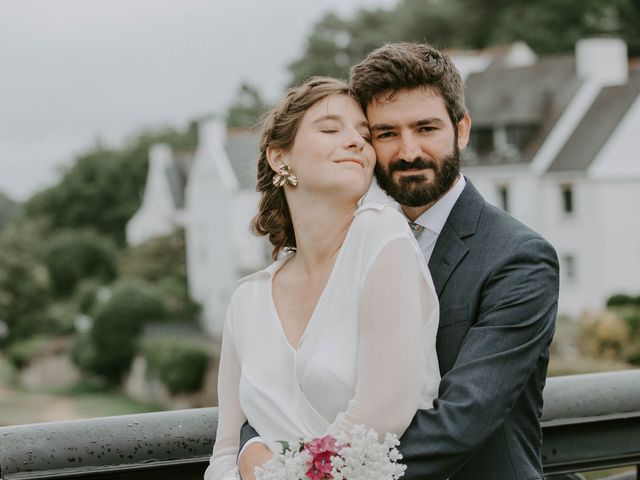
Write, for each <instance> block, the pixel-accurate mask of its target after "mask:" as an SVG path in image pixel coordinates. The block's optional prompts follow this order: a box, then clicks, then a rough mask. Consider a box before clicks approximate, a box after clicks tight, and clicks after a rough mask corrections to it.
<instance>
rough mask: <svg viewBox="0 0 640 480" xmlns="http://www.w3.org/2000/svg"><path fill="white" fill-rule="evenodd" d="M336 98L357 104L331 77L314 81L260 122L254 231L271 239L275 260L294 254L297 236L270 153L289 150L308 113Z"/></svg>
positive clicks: (346, 88)
mask: <svg viewBox="0 0 640 480" xmlns="http://www.w3.org/2000/svg"><path fill="white" fill-rule="evenodd" d="M336 94H341V95H348V96H350V97H352V98H353V99H354V100H356V101H357V96H356V94H355V93H354V92H353V90H352V89H351V88H350V87H349V86H348V85H347V84H346V83H345V82H343V81H341V80H337V79H335V78H329V77H312V78H310V79H308V80H307V81H305V82H303V83H301V84H299V85H297V86H295V87H293V88H291V89H289V90H288V91H287V93H286V94H285V96H284V98H283V99H282V100H281V101H280V103H279V104H278V105H277V106H276V107H275V108H274V109H273V110H271V111H270V112H269V113H268V114H267V115H266V116H265V118H264V119H263V120H262V122H261V125H262V129H261V134H260V155H259V157H258V185H257V186H256V190H257V191H258V192H262V197H261V198H260V204H259V207H258V214H257V215H256V216H255V218H254V219H253V221H252V222H251V229H252V230H253V232H254V233H255V234H256V235H268V237H269V242H271V244H272V245H273V251H272V253H271V256H272V257H273V259H274V260H275V259H276V258H277V257H278V254H279V253H280V251H282V250H283V249H292V250H295V248H296V236H295V233H294V231H293V222H292V220H291V213H290V211H289V205H288V204H287V198H286V197H285V194H284V189H285V187H276V186H274V185H273V176H274V175H275V172H274V171H273V170H272V169H271V166H270V165H269V161H268V159H267V149H269V148H270V147H273V148H280V149H282V150H285V151H286V150H289V149H290V148H291V147H292V146H293V142H294V141H295V138H296V133H297V132H298V128H299V127H300V122H301V121H302V117H303V116H304V114H305V113H306V112H307V110H309V108H311V107H312V106H313V105H315V104H316V103H317V102H319V101H320V100H323V99H324V98H326V97H329V96H331V95H336ZM293 173H295V172H293Z"/></svg>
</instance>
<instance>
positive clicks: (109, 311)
mask: <svg viewBox="0 0 640 480" xmlns="http://www.w3.org/2000/svg"><path fill="white" fill-rule="evenodd" d="M166 316H167V311H166V308H165V306H164V303H163V301H162V297H161V294H160V293H159V292H158V291H157V290H156V289H154V288H153V287H151V286H149V285H147V284H145V283H143V282H136V281H132V280H128V281H121V282H118V283H117V284H116V285H114V286H113V288H112V290H111V297H110V298H109V299H108V300H106V301H105V302H103V303H101V304H99V305H98V306H97V307H96V308H95V310H94V312H93V325H92V327H91V330H89V332H88V339H87V340H82V341H79V342H80V343H79V344H78V345H76V355H75V358H76V361H77V362H78V366H79V367H81V368H83V369H84V370H85V371H88V372H90V373H93V374H96V375H98V376H100V377H102V378H104V379H105V380H106V381H107V382H108V383H110V384H112V385H115V384H117V383H119V381H120V379H121V378H122V375H123V374H124V373H125V372H126V371H127V370H128V368H129V365H130V363H131V359H132V358H133V355H134V353H135V350H136V347H137V342H138V337H139V335H140V332H141V331H142V328H143V326H144V324H145V323H147V322H151V321H156V320H164V319H165V318H166ZM83 342H89V345H83V344H82V343H83Z"/></svg>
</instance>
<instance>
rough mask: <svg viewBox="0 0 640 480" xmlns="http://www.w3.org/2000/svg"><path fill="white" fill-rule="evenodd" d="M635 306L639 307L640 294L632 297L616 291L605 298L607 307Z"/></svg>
mask: <svg viewBox="0 0 640 480" xmlns="http://www.w3.org/2000/svg"><path fill="white" fill-rule="evenodd" d="M628 306H637V307H640V296H637V297H633V296H631V295H627V294H624V293H618V294H616V295H612V296H611V297H609V299H608V300H607V307H628Z"/></svg>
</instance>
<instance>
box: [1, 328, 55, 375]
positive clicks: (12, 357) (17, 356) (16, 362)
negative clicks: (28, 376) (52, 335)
mask: <svg viewBox="0 0 640 480" xmlns="http://www.w3.org/2000/svg"><path fill="white" fill-rule="evenodd" d="M46 344H47V338H45V337H41V336H35V337H31V338H28V339H26V340H20V341H17V342H14V343H13V344H12V345H11V346H10V347H9V348H8V349H7V358H8V359H9V361H10V362H11V364H12V365H13V366H14V367H15V368H17V369H21V368H24V367H26V366H27V365H29V363H31V361H32V360H33V359H34V358H35V357H37V356H38V355H40V354H41V353H42V351H43V350H44V347H45V345H46Z"/></svg>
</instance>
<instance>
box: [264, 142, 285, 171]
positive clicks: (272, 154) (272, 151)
mask: <svg viewBox="0 0 640 480" xmlns="http://www.w3.org/2000/svg"><path fill="white" fill-rule="evenodd" d="M284 156H285V152H284V150H282V149H281V148H276V147H268V148H267V160H268V162H269V166H270V167H271V170H273V171H274V172H277V171H278V170H280V167H282V165H284Z"/></svg>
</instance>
